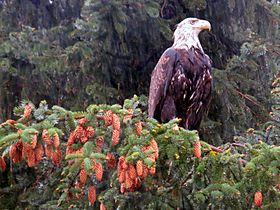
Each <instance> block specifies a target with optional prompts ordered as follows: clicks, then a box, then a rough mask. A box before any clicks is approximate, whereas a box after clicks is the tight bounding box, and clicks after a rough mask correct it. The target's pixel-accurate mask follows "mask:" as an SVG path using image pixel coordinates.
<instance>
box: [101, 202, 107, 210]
mask: <svg viewBox="0 0 280 210" xmlns="http://www.w3.org/2000/svg"><path fill="white" fill-rule="evenodd" d="M99 209H100V210H106V206H105V205H104V203H103V202H101V203H100V206H99Z"/></svg>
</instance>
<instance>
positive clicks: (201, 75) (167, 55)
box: [148, 18, 212, 130]
mask: <svg viewBox="0 0 280 210" xmlns="http://www.w3.org/2000/svg"><path fill="white" fill-rule="evenodd" d="M204 29H208V30H209V31H210V29H211V25H210V23H209V22H208V21H206V20H200V19H197V18H186V19H184V20H183V21H182V22H180V23H179V24H178V25H177V28H176V30H175V32H174V44H173V45H172V46H171V47H170V48H168V49H167V50H166V51H165V52H164V53H163V54H162V56H161V58H160V60H159V61H158V63H157V65H156V67H155V68H154V70H153V72H152V77H151V83H150V90H149V101H148V115H149V117H152V118H155V119H157V120H158V121H160V122H168V121H169V120H171V119H174V118H180V119H181V122H180V126H182V127H184V128H185V129H188V130H197V129H198V128H199V126H200V122H201V120H202V117H203V115H204V113H205V112H206V111H207V110H208V107H209V103H210V98H211V89H212V76H211V60H210V59H209V57H208V56H207V55H206V54H205V53H204V51H203V49H202V47H201V44H200V42H199V39H198V34H199V33H200V32H201V31H202V30H204Z"/></svg>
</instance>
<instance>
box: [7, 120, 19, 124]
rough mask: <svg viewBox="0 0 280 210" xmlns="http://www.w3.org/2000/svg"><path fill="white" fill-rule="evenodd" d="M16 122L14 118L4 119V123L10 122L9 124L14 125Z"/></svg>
mask: <svg viewBox="0 0 280 210" xmlns="http://www.w3.org/2000/svg"><path fill="white" fill-rule="evenodd" d="M16 123H17V121H15V120H11V119H10V120H6V122H5V124H10V125H14V124H16Z"/></svg>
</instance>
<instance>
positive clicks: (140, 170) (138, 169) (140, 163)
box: [136, 160, 144, 177]
mask: <svg viewBox="0 0 280 210" xmlns="http://www.w3.org/2000/svg"><path fill="white" fill-rule="evenodd" d="M143 169H144V163H143V161H142V160H138V161H137V162H136V172H137V175H138V176H140V177H142V176H143V173H144V170H143Z"/></svg>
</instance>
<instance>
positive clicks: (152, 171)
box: [149, 166, 156, 175]
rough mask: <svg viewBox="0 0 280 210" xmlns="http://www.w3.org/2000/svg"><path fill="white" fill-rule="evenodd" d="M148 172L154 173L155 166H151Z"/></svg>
mask: <svg viewBox="0 0 280 210" xmlns="http://www.w3.org/2000/svg"><path fill="white" fill-rule="evenodd" d="M149 172H150V174H152V175H154V174H155V173H156V167H155V166H152V167H151V168H150V170H149Z"/></svg>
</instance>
